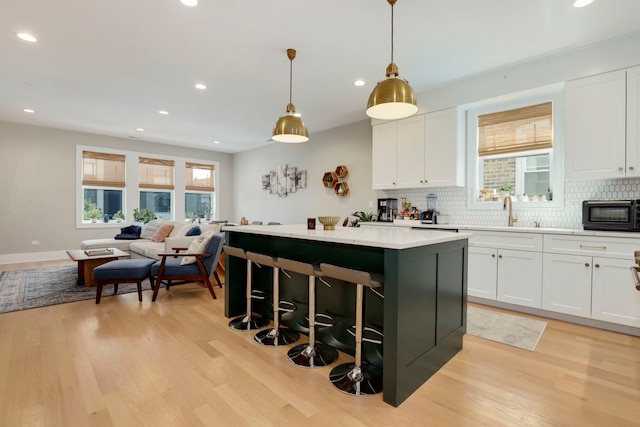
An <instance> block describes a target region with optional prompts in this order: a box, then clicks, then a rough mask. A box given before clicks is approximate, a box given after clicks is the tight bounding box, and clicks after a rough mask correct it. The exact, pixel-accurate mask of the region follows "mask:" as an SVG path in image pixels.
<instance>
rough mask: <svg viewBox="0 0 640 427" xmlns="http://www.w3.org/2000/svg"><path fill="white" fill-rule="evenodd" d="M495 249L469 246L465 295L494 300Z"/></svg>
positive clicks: (495, 278) (495, 275) (495, 279)
mask: <svg viewBox="0 0 640 427" xmlns="http://www.w3.org/2000/svg"><path fill="white" fill-rule="evenodd" d="M497 253H498V250H497V249H493V248H481V247H476V246H469V261H468V264H467V268H468V278H467V294H468V295H471V296H474V297H480V298H486V299H490V300H495V299H496V283H497V260H498V257H497Z"/></svg>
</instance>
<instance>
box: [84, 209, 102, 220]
mask: <svg viewBox="0 0 640 427" xmlns="http://www.w3.org/2000/svg"><path fill="white" fill-rule="evenodd" d="M85 216H86V218H87V219H90V220H91V222H98V218H100V217H101V216H102V211H101V210H100V209H98V208H93V209H91V210H90V211H88V212H87V213H86V215H85Z"/></svg>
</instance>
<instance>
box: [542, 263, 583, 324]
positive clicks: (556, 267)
mask: <svg viewBox="0 0 640 427" xmlns="http://www.w3.org/2000/svg"><path fill="white" fill-rule="evenodd" d="M592 269H593V261H592V259H591V257H590V256H577V255H562V254H544V256H543V261H542V271H543V274H542V308H543V309H545V310H549V311H555V312H558V313H564V314H572V315H574V316H582V317H590V316H591V270H592Z"/></svg>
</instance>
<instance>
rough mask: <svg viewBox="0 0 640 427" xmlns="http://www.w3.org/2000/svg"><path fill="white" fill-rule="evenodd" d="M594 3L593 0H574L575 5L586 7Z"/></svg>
mask: <svg viewBox="0 0 640 427" xmlns="http://www.w3.org/2000/svg"><path fill="white" fill-rule="evenodd" d="M591 3H593V0H573V7H585V6H588V5H590V4H591Z"/></svg>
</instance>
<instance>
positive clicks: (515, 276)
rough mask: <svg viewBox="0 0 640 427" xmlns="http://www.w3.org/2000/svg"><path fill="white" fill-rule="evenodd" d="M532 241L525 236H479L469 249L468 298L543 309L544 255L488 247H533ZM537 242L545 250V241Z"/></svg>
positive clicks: (527, 235)
mask: <svg viewBox="0 0 640 427" xmlns="http://www.w3.org/2000/svg"><path fill="white" fill-rule="evenodd" d="M474 233H475V232H474ZM530 238H531V235H530V234H524V233H514V234H510V233H502V232H499V233H491V234H489V233H480V232H478V233H476V235H474V237H472V239H471V242H472V243H474V244H472V245H470V246H469V262H468V285H467V293H468V295H471V296H474V297H479V298H485V299H489V300H496V301H501V302H506V303H510V304H517V305H524V306H527V307H534V308H540V307H541V299H542V253H541V252H534V251H522V250H512V249H504V248H500V247H487V245H488V244H490V242H492V241H493V242H494V244H495V245H496V246H501V245H502V244H504V245H505V246H506V245H508V246H510V247H514V246H516V247H518V246H520V245H522V246H526V247H529V246H530V245H531V242H530ZM535 240H539V241H540V246H541V242H542V237H541V236H538V238H537V239H535ZM534 246H536V243H535V242H534V243H533V245H532V247H534Z"/></svg>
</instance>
